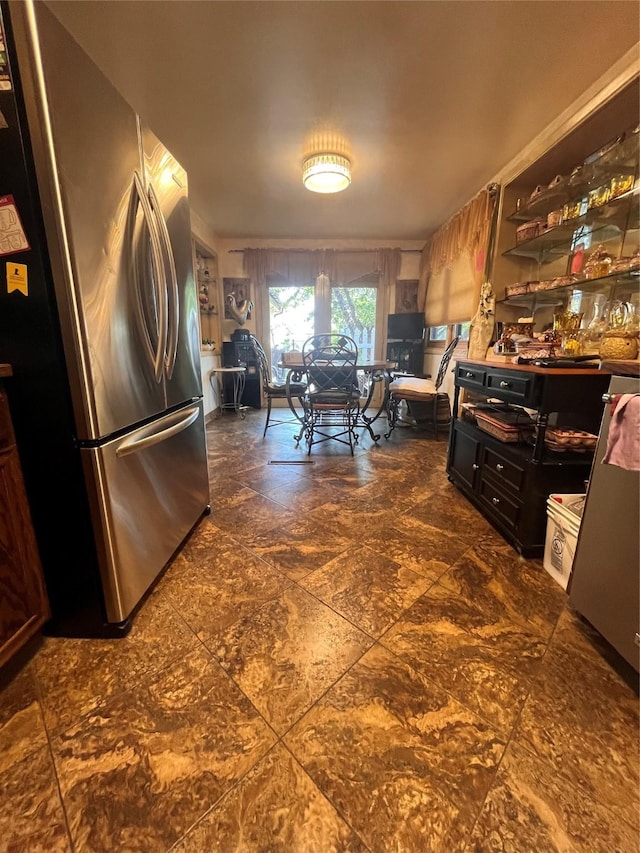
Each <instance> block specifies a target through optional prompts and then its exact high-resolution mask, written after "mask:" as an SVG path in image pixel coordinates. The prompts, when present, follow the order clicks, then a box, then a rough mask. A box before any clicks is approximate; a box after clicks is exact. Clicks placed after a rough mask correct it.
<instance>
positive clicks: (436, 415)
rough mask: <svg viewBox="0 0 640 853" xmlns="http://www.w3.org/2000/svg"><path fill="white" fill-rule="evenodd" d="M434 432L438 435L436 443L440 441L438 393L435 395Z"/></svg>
mask: <svg viewBox="0 0 640 853" xmlns="http://www.w3.org/2000/svg"><path fill="white" fill-rule="evenodd" d="M433 430H434V432H435V434H436V441H437V440H438V393H437V392H436V393H435V394H434V395H433Z"/></svg>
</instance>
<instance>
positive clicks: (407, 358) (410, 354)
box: [387, 340, 424, 376]
mask: <svg viewBox="0 0 640 853" xmlns="http://www.w3.org/2000/svg"><path fill="white" fill-rule="evenodd" d="M387 361H395V362H396V364H397V365H398V370H401V371H402V372H403V373H413V374H414V375H415V376H423V375H424V341H422V340H419V341H389V343H388V344H387Z"/></svg>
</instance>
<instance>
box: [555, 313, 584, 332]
mask: <svg viewBox="0 0 640 853" xmlns="http://www.w3.org/2000/svg"><path fill="white" fill-rule="evenodd" d="M583 316H584V312H583V311H560V312H558V313H556V314H554V315H553V331H554V332H560V334H562V333H563V332H577V331H578V329H579V328H580V323H581V322H582V318H583Z"/></svg>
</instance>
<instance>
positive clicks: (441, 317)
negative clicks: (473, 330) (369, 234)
mask: <svg viewBox="0 0 640 853" xmlns="http://www.w3.org/2000/svg"><path fill="white" fill-rule="evenodd" d="M496 204H497V192H496V191H495V187H494V186H491V187H487V188H486V189H484V190H482V191H481V192H479V193H478V195H476V196H475V198H473V199H472V200H471V201H470V202H469V203H468V204H466V205H465V206H464V207H463V208H462V209H461V210H459V211H458V213H456V214H455V216H453V217H452V218H451V219H450V220H449V221H448V222H447V223H445V225H443V226H442V228H440V229H439V230H438V231H436V233H435V234H434V235H433V236H432V238H431V239H430V240H429V241H428V243H427V245H426V246H425V248H424V249H423V251H422V254H421V256H420V285H419V290H418V304H419V305H420V307H421V308H424V312H425V318H426V322H427V325H429V326H441V325H447V324H449V323H460V322H466V321H468V320H470V319H471V317H472V316H473V314H474V313H475V310H476V306H477V303H478V298H479V295H480V287H481V286H482V283H483V279H484V275H485V267H486V253H487V246H488V242H489V234H490V229H491V223H492V219H493V211H494V209H495V206H496Z"/></svg>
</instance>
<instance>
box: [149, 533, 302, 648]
mask: <svg viewBox="0 0 640 853" xmlns="http://www.w3.org/2000/svg"><path fill="white" fill-rule="evenodd" d="M211 533H212V537H211V538H212V540H213V541H212V542H211V546H210V547H209V548H207V547H206V540H202V541H200V542H198V544H197V545H194V546H193V547H192V549H191V550H190V552H189V556H185V555H178V557H177V558H176V559H175V561H174V563H173V565H172V566H171V569H170V570H169V571H168V572H167V574H166V575H165V577H164V578H163V580H162V583H161V585H160V586H159V588H158V591H159V592H160V593H162V594H163V595H164V596H165V597H166V598H167V599H168V600H169V601H170V602H171V604H172V605H173V607H174V608H175V609H176V611H177V612H178V613H179V614H180V616H181V617H182V619H184V621H185V622H186V623H187V625H188V626H189V627H190V628H191V630H192V631H193V632H194V633H195V634H196V635H197V636H198V637H200V639H202V638H203V637H205V636H207V635H208V634H211V633H212V632H214V631H217V630H220V629H224V628H226V627H228V626H229V625H231V624H232V623H233V622H235V621H236V620H237V619H240V618H242V617H243V616H245V615H247V614H249V613H252V612H253V611H254V610H256V609H257V608H258V607H260V606H261V605H262V604H263V603H264V602H265V601H269V600H270V599H272V598H275V597H276V596H278V595H279V594H280V593H281V592H282V591H283V590H284V589H286V588H287V587H288V586H289V585H290V584H291V581H290V580H288V579H287V578H286V577H285V576H284V575H283V574H281V573H280V572H278V571H276V570H275V569H272V568H271V566H269V565H267V563H265V562H264V561H263V560H261V559H260V558H259V557H257V556H255V554H252V553H251V552H250V551H248V550H247V549H245V548H243V547H242V546H241V545H239V544H238V542H237V541H236V540H235V539H233V538H232V537H231V536H228V535H227V534H224V535H223V536H219V535H217V534H216V528H213V527H212V528H211Z"/></svg>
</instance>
